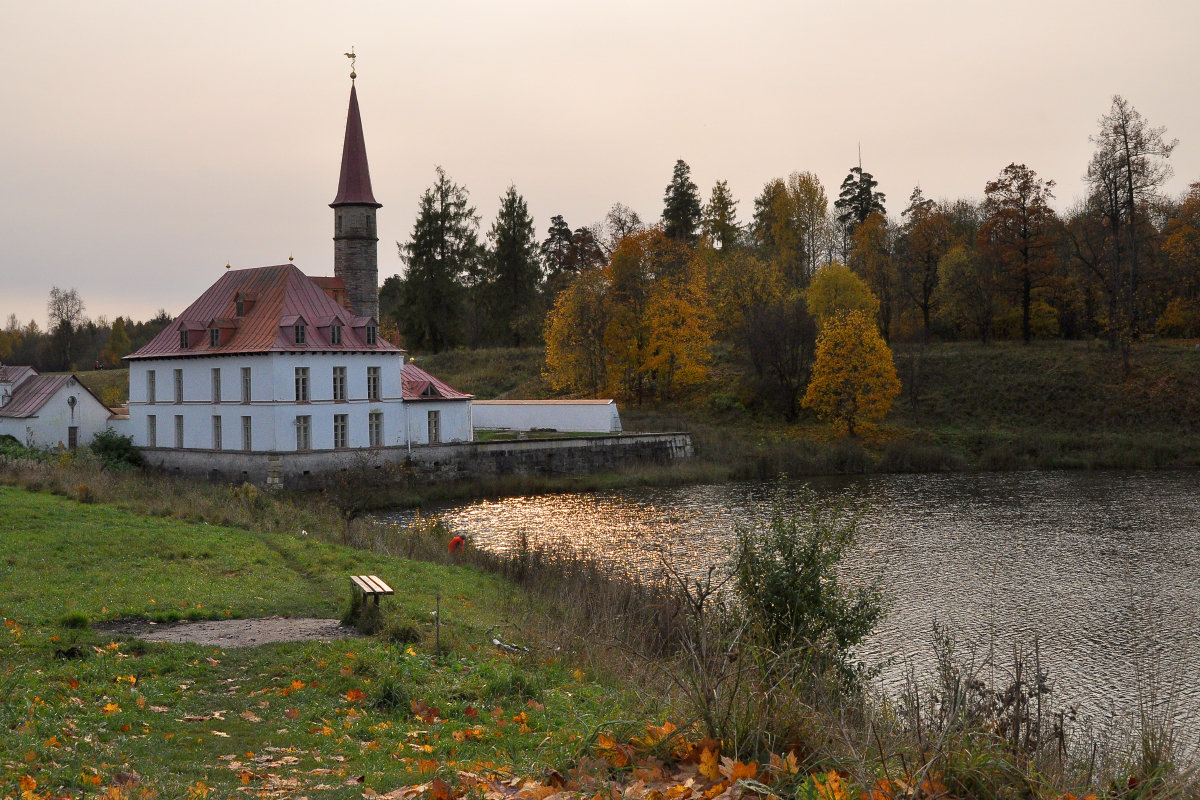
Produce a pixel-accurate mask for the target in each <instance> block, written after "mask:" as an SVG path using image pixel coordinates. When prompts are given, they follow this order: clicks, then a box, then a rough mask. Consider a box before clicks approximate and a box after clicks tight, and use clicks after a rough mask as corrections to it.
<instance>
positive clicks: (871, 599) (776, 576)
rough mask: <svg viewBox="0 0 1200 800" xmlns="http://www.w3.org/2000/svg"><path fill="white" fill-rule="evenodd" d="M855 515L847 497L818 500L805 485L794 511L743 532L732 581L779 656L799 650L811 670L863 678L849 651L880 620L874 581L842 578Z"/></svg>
mask: <svg viewBox="0 0 1200 800" xmlns="http://www.w3.org/2000/svg"><path fill="white" fill-rule="evenodd" d="M857 531H858V518H857V516H856V515H855V514H854V513H852V511H851V509H850V507H849V502H848V500H847V498H846V497H844V496H843V497H842V498H839V499H837V500H836V501H833V502H822V501H820V500H819V499H818V498H817V496H816V493H815V492H814V491H813V490H811V489H808V488H805V489H804V490H802V491H801V493H800V496H799V497H798V498H797V499H796V501H795V505H794V506H784V505H782V504H776V506H775V508H774V510H773V511H772V515H771V521H770V524H769V525H767V526H765V527H763V526H758V527H752V528H747V527H739V528H738V531H737V537H738V542H737V554H736V561H735V563H734V579H735V586H736V589H737V592H738V596H739V597H740V599H741V602H742V604H743V606H744V607H745V609H746V612H747V614H748V615H749V617H750V621H751V624H752V626H753V631H754V633H755V635H756V636H757V637H759V638H760V639H761V640H762V644H764V645H765V646H766V647H768V648H769V649H770V650H772V651H774V652H783V651H785V650H792V649H798V650H800V651H802V652H803V653H804V654H805V657H806V660H808V661H809V662H810V663H811V664H812V666H813V668H814V669H817V670H818V671H820V670H823V669H825V668H826V667H827V666H828V667H833V668H836V669H837V670H838V671H840V672H841V674H842V676H843V677H844V678H848V679H850V678H854V677H856V676H859V675H860V673H861V668H860V667H859V666H857V665H855V664H853V663H851V661H850V659H851V650H852V648H853V647H854V646H855V645H857V644H858V643H859V642H861V641H862V640H863V639H865V638H866V637H867V636H868V635H869V634H870V633H871V631H872V630H873V629H874V627H875V623H876V622H878V621H879V619H880V618H881V617H882V616H883V597H882V593H881V591H880V589H879V586H878V584H877V583H876V582H871V583H869V584H866V585H863V586H859V587H856V588H847V587H844V586H843V585H842V584H841V583H840V582H839V580H838V562H839V561H840V560H841V558H842V555H843V554H844V553H845V552H846V550H847V549H848V548H849V547H850V546H851V545H852V544H853V543H854V538H855V535H856V534H857Z"/></svg>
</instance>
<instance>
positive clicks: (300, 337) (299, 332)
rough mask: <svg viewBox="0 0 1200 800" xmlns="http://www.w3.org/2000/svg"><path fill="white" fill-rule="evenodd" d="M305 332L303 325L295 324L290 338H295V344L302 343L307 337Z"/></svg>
mask: <svg viewBox="0 0 1200 800" xmlns="http://www.w3.org/2000/svg"><path fill="white" fill-rule="evenodd" d="M305 334H306V332H305V330H304V326H303V325H300V324H296V325H294V326H293V327H292V338H293V339H294V340H295V342H296V344H304V340H305V339H306V338H307V337H306V335H305Z"/></svg>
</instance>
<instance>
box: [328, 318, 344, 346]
mask: <svg viewBox="0 0 1200 800" xmlns="http://www.w3.org/2000/svg"><path fill="white" fill-rule="evenodd" d="M329 343H330V344H341V343H342V326H341V325H338V324H336V323H335V324H334V325H333V326H332V327H330V329H329Z"/></svg>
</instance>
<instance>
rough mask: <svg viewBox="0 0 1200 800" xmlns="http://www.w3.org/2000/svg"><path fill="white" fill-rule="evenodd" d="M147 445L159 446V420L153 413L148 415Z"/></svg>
mask: <svg viewBox="0 0 1200 800" xmlns="http://www.w3.org/2000/svg"><path fill="white" fill-rule="evenodd" d="M146 446H147V447H158V420H157V419H156V418H155V416H154V415H153V414H151V415H150V416H148V417H146Z"/></svg>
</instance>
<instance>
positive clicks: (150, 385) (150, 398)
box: [146, 369, 154, 447]
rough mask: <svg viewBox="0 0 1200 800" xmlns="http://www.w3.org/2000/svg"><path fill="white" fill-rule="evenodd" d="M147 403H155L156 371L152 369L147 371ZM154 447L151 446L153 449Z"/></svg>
mask: <svg viewBox="0 0 1200 800" xmlns="http://www.w3.org/2000/svg"><path fill="white" fill-rule="evenodd" d="M146 402H147V403H153V402H154V370H152V369H148V370H146ZM150 419H154V417H151V418H150ZM153 446H154V445H151V447H153Z"/></svg>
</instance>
